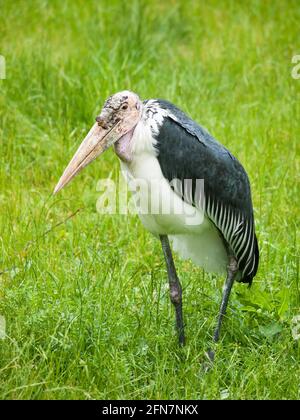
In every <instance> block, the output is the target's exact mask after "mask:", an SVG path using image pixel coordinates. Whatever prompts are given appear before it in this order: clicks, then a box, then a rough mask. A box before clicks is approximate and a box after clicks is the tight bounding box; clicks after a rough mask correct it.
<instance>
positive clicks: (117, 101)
mask: <svg viewBox="0 0 300 420" xmlns="http://www.w3.org/2000/svg"><path fill="white" fill-rule="evenodd" d="M141 114H142V102H141V100H140V98H139V97H138V95H137V94H135V93H133V92H130V91H127V90H124V91H122V92H118V93H116V94H114V95H112V96H110V97H109V98H108V99H107V100H106V101H105V103H104V106H103V108H102V111H101V113H100V114H99V115H98V116H97V117H96V123H95V124H94V125H93V126H92V128H91V129H90V131H89V132H88V134H87V136H86V137H85V139H84V140H83V142H82V143H81V145H80V146H79V148H78V150H77V152H76V153H75V155H74V156H73V158H72V159H71V161H70V163H69V165H68V166H67V168H66V169H65V171H64V173H63V175H62V176H61V178H60V180H59V182H58V184H57V185H56V187H55V190H54V193H57V192H58V191H59V190H61V189H62V188H63V187H64V186H66V185H67V184H68V183H69V182H70V181H71V180H72V179H73V178H74V176H75V175H77V174H78V173H79V172H80V171H81V170H82V169H83V168H84V167H85V166H87V165H88V164H89V163H90V162H92V161H93V160H94V159H96V157H98V156H99V155H101V154H102V153H103V152H104V151H105V150H106V149H108V148H109V147H110V146H112V145H113V144H115V150H116V153H117V154H118V155H119V157H120V158H121V159H124V160H127V159H130V155H129V154H130V152H129V150H130V145H129V143H130V139H131V137H132V134H133V131H134V128H135V127H136V125H137V123H138V122H139V120H140V118H141Z"/></svg>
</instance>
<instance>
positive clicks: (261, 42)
mask: <svg viewBox="0 0 300 420" xmlns="http://www.w3.org/2000/svg"><path fill="white" fill-rule="evenodd" d="M0 9H1V14H0V54H1V55H3V56H5V58H6V76H7V78H6V80H0V140H1V152H0V159H1V165H0V186H1V189H0V203H1V213H0V247H1V248H0V249H1V250H0V272H1V274H0V315H2V316H4V317H5V319H6V325H7V331H6V332H7V336H6V338H5V339H2V340H0V397H1V398H2V399H13V398H16V399H27V398H30V399H44V398H47V399H48V398H49V399H61V398H67V399H75V398H80V399H83V398H92V399H105V398H130V399H131V398H133V399H142V398H145V399H150V398H162V399H165V398H172V399H177V398H178V399H182V398H192V399H194V398H195V399H196V398H199V399H219V398H228V399H279V398H283V399H285V398H286V399H297V398H299V397H300V388H299V385H300V379H299V378H300V368H299V366H300V364H299V356H300V347H299V341H297V340H295V339H294V338H293V335H292V320H293V317H295V316H296V315H299V314H300V291H299V246H298V244H299V235H298V232H297V227H299V218H298V214H299V188H298V185H299V170H300V168H299V146H298V145H299V138H300V80H294V79H293V78H292V77H291V70H292V67H293V65H292V64H291V58H292V56H293V55H295V54H300V44H299V22H300V8H299V3H298V2H297V1H281V0H277V1H251V2H246V1H245V2H241V1H240V2H238V1H233V0H232V1H224V2H219V1H216V0H215V1H203V2H201V1H183V0H182V1H171V0H170V1H164V2H162V1H159V0H151V1H150V0H149V1H130V2H121V1H116V0H115V1H112V0H109V1H108V0H107V1H83V0H82V1H79V0H78V1H65V2H61V1H60V0H56V1H47V0H41V1H21V0H20V1H14V2H13V1H10V0H6V1H4V0H0ZM122 89H131V90H133V91H135V92H137V93H139V94H140V96H141V97H142V98H153V97H154V98H155V97H164V98H166V99H168V100H170V101H172V102H174V103H176V104H177V105H178V106H180V107H181V108H182V109H184V110H185V111H186V112H188V113H189V114H190V115H191V116H192V117H193V118H195V119H196V120H197V121H199V122H200V123H202V124H203V125H204V126H206V127H207V128H208V130H209V131H210V132H211V133H212V134H213V135H214V136H215V137H216V138H218V139H219V140H220V141H221V142H222V143H223V144H225V145H226V146H227V147H228V148H229V149H230V150H231V151H232V152H233V153H234V154H235V155H236V156H237V157H238V158H239V160H240V161H241V162H242V163H243V165H244V166H245V168H246V170H247V172H248V173H249V177H250V180H251V185H252V192H253V201H254V207H255V216H256V224H257V231H258V238H259V245H260V250H261V262H260V267H259V271H258V274H257V277H256V278H255V279H254V283H253V287H252V288H251V289H247V287H246V286H245V285H242V284H236V285H235V287H234V291H233V293H232V296H231V301H230V309H229V311H228V317H227V319H226V322H225V323H224V327H223V332H222V340H221V342H220V344H219V346H218V352H217V359H216V363H215V366H214V369H213V370H211V371H210V372H208V373H204V371H203V370H202V367H201V360H202V359H203V353H204V351H205V350H206V349H207V347H208V346H209V345H210V343H211V335H212V332H213V327H214V325H215V320H216V315H217V311H218V306H219V301H220V297H221V290H222V283H223V280H224V279H223V278H221V277H217V276H214V275H208V274H206V273H204V272H203V270H201V269H200V268H198V267H195V266H193V265H192V264H191V263H190V262H187V261H182V260H180V259H179V258H176V265H177V267H178V273H179V275H180V278H181V280H182V284H183V287H184V316H185V321H186V334H187V338H188V340H187V344H186V346H185V347H184V348H183V349H180V348H179V347H178V346H177V340H176V334H175V331H174V313H173V308H172V307H171V304H170V302H169V296H168V287H167V276H166V270H165V266H164V261H163V257H162V253H161V250H160V244H159V243H158V241H157V240H156V239H155V238H154V237H152V236H151V235H150V234H149V233H148V232H146V231H145V230H144V229H143V227H142V225H141V223H140V221H139V219H138V218H137V217H134V216H131V217H126V216H110V215H100V214H98V213H97V211H96V202H97V199H98V197H99V194H100V193H99V192H97V191H96V185H97V181H98V180H99V179H101V178H106V177H111V178H112V179H114V180H116V179H117V178H118V173H119V163H118V161H117V158H116V157H115V155H114V153H113V151H112V150H111V151H108V152H106V154H105V155H104V156H103V157H102V158H101V159H99V160H98V161H96V162H94V163H93V164H92V165H91V166H90V167H89V168H87V169H86V170H85V171H84V172H83V173H82V174H81V175H80V176H79V177H77V178H76V180H74V181H73V182H72V184H71V185H70V186H69V187H68V188H67V189H66V190H64V191H62V193H60V194H59V195H58V196H57V197H56V196H55V197H53V196H52V195H51V192H52V190H53V188H54V186H55V184H56V182H57V180H58V178H59V177H60V175H61V173H62V171H63V169H64V168H65V166H66V164H67V163H68V161H69V159H70V157H71V156H72V155H73V153H74V151H75V149H76V147H77V146H78V144H79V143H80V141H81V140H82V139H83V137H84V135H85V133H86V131H87V130H88V129H89V127H90V126H91V124H92V122H93V121H94V118H95V116H96V113H97V112H98V111H99V110H100V109H101V106H102V103H103V101H104V100H105V99H106V97H107V96H108V95H110V94H111V93H113V92H116V91H119V90H122ZM78 209H81V211H80V212H78V213H77V214H76V215H75V216H73V217H71V218H69V219H68V220H66V219H67V218H68V217H69V216H70V215H72V214H73V213H75V212H76V211H77V210H78Z"/></svg>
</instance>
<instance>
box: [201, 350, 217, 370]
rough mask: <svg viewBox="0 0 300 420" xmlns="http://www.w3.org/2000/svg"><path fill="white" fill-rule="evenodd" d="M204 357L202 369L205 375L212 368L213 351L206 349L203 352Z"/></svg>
mask: <svg viewBox="0 0 300 420" xmlns="http://www.w3.org/2000/svg"><path fill="white" fill-rule="evenodd" d="M205 357H206V360H204V361H203V362H202V367H203V370H204V372H205V373H206V372H209V371H210V370H211V369H212V368H213V366H214V360H215V352H214V350H211V349H208V350H207V351H206V352H205Z"/></svg>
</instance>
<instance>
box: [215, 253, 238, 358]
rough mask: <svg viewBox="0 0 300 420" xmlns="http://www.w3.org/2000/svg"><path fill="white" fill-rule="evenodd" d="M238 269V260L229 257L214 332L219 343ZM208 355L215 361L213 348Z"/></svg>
mask: <svg viewBox="0 0 300 420" xmlns="http://www.w3.org/2000/svg"><path fill="white" fill-rule="evenodd" d="M237 271H238V265H237V261H236V259H235V258H234V257H233V256H230V257H229V264H228V266H227V278H226V282H225V286H224V290H223V296H222V301H221V306H220V310H219V316H218V321H217V326H216V329H215V332H214V337H213V340H214V342H215V343H217V342H218V341H219V338H220V331H221V325H222V321H223V318H224V316H225V314H226V309H227V305H228V301H229V296H230V292H231V289H232V285H233V282H234V279H235V275H236V273H237ZM208 357H209V359H210V360H211V361H212V362H213V361H214V358H215V353H214V351H213V350H211V349H210V350H208Z"/></svg>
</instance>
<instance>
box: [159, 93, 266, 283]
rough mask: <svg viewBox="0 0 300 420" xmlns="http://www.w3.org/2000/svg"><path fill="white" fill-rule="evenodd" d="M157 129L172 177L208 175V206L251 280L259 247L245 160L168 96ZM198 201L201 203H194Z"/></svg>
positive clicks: (162, 155) (164, 162)
mask: <svg viewBox="0 0 300 420" xmlns="http://www.w3.org/2000/svg"><path fill="white" fill-rule="evenodd" d="M157 102H158V103H159V106H160V107H161V108H163V109H164V110H167V111H168V117H167V118H165V119H164V121H163V124H162V125H161V127H160V130H159V133H158V134H157V135H156V140H157V149H158V151H159V154H158V160H159V163H160V166H161V169H162V172H163V175H164V176H165V177H166V178H167V179H168V180H169V181H172V180H173V179H175V178H176V179H179V180H184V179H192V180H193V197H194V189H195V183H196V179H204V191H205V197H206V199H205V209H204V210H205V212H206V214H207V216H208V217H209V218H210V220H211V221H212V222H213V223H214V224H215V225H216V227H217V228H218V229H219V231H220V232H221V233H222V235H223V237H224V239H225V240H226V243H227V244H228V245H229V247H230V248H231V250H232V252H233V253H234V256H235V257H236V258H237V261H238V263H239V269H240V271H241V273H242V278H241V281H243V282H246V283H251V281H252V278H253V277H254V276H255V274H256V271H257V267H258V260H259V252H258V245H257V240H256V236H255V230H254V229H255V228H254V217H253V208H252V201H251V191H250V184H249V180H248V176H247V174H246V172H245V170H244V168H243V167H242V165H241V164H240V163H239V161H238V160H237V159H236V158H235V157H234V156H233V155H232V154H231V153H230V152H229V151H228V150H227V149H226V148H225V147H224V146H223V145H221V144H220V143H219V142H217V141H216V140H215V139H214V138H213V137H212V136H211V135H210V134H209V133H208V132H207V131H206V130H204V129H203V128H202V127H200V126H199V125H198V124H196V123H195V122H194V121H193V120H191V119H190V118H189V117H187V116H186V115H185V114H184V113H183V112H182V111H180V110H179V109H178V108H176V107H175V106H174V105H172V104H170V103H168V102H167V101H163V100H158V101H157ZM193 204H194V205H195V206H197V203H193Z"/></svg>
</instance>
